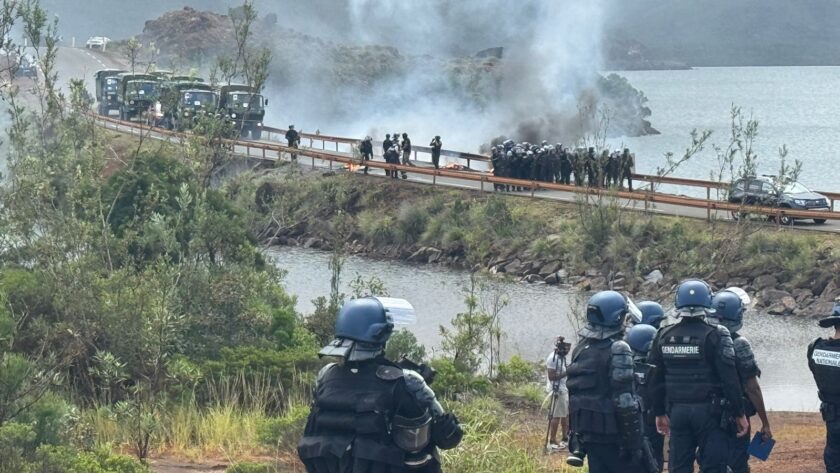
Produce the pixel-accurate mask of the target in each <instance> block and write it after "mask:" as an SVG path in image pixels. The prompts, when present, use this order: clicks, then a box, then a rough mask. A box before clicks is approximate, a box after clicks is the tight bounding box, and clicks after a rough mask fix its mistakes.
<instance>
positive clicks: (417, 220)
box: [396, 204, 429, 244]
mask: <svg viewBox="0 0 840 473" xmlns="http://www.w3.org/2000/svg"><path fill="white" fill-rule="evenodd" d="M428 222H429V214H428V212H426V210H425V209H423V208H422V207H421V206H420V205H407V204H403V205H402V206H401V207H400V213H399V216H398V217H397V232H396V234H397V237H398V239H399V240H400V242H402V243H407V244H411V243H416V242H417V241H418V240H419V239H420V237H421V235H423V232H425V231H426V224H427V223H428Z"/></svg>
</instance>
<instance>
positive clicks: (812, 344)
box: [808, 338, 822, 360]
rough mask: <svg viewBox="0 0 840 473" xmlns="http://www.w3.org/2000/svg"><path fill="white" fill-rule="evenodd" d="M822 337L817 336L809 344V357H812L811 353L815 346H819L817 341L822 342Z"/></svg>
mask: <svg viewBox="0 0 840 473" xmlns="http://www.w3.org/2000/svg"><path fill="white" fill-rule="evenodd" d="M820 341H822V338H815V339H814V340H813V341H812V342H811V343H810V344H809V345H808V359H809V360H810V359H811V354H812V353H814V348H816V347H817V343H820Z"/></svg>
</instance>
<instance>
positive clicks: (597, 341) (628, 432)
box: [566, 291, 642, 473]
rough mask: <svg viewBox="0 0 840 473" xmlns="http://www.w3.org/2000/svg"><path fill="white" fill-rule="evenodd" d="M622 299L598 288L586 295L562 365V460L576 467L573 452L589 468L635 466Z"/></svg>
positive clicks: (620, 472)
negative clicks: (565, 443)
mask: <svg viewBox="0 0 840 473" xmlns="http://www.w3.org/2000/svg"><path fill="white" fill-rule="evenodd" d="M627 312H628V303H627V300H626V299H625V298H624V296H623V295H621V294H620V293H618V292H615V291H602V292H599V293H597V294H595V295H594V296H592V298H590V299H589V304H588V305H587V308H586V320H587V323H586V326H585V327H584V328H583V329H581V331H580V336H581V340H580V342H579V343H578V345H577V346H576V347H575V349H574V351H573V352H572V361H571V364H570V365H569V368H568V370H567V373H568V380H567V383H566V385H567V387H568V390H569V410H570V428H571V430H572V431H573V432H574V434H573V435H574V438H572V439H570V441H572V444H570V449H569V450H570V452H571V453H572V454H573V455H572V456H570V457H569V459H568V460H567V462H568V463H569V464H571V465H574V466H580V465H581V464H582V459H581V458H580V455H575V453H577V452H578V451H581V452H584V453H585V454H586V455H587V456H588V457H589V471H590V472H591V473H633V472H636V471H641V470H640V468H639V464H640V461H641V451H642V438H641V437H642V427H641V411H640V406H639V400H638V398H637V397H636V386H635V376H634V374H633V355H632V352H631V351H630V347H629V346H628V345H627V343H626V342H624V341H623V340H622V338H623V335H624V321H625V317H626V315H627Z"/></svg>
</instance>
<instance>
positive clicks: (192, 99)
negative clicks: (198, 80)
mask: <svg viewBox="0 0 840 473" xmlns="http://www.w3.org/2000/svg"><path fill="white" fill-rule="evenodd" d="M215 103H216V95H215V94H214V93H213V92H184V94H183V95H182V96H181V104H182V105H183V106H185V107H210V106H212V105H214V104H215Z"/></svg>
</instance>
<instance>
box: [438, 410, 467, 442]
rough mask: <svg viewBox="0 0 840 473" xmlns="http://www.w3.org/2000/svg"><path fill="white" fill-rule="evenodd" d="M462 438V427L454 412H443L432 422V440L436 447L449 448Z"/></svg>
mask: <svg viewBox="0 0 840 473" xmlns="http://www.w3.org/2000/svg"><path fill="white" fill-rule="evenodd" d="M462 438H464V429H462V428H461V424H460V423H458V418H457V417H455V414H451V413H449V414H444V415H442V416H439V417H437V418H435V420H434V421H433V422H432V441H434V443H435V445H437V446H438V448H441V449H443V450H449V449H450V448H455V447H457V446H458V444H459V443H461V439H462Z"/></svg>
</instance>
